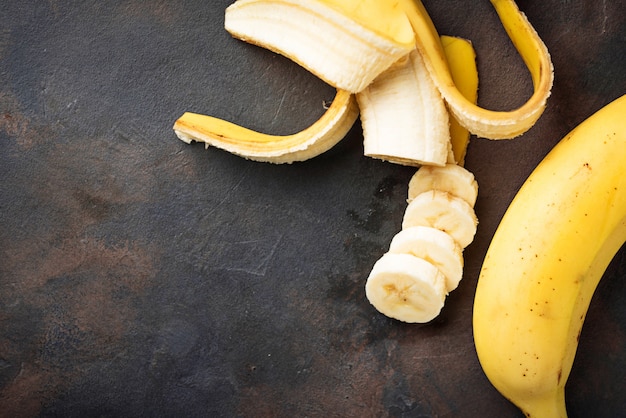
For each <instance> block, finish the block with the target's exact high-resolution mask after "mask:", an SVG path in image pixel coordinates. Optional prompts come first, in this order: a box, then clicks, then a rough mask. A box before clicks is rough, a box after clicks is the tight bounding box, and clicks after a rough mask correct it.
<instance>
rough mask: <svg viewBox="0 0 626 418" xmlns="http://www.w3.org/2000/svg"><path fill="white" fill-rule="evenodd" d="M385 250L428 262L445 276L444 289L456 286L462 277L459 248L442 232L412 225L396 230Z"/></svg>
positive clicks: (461, 250) (449, 289)
mask: <svg viewBox="0 0 626 418" xmlns="http://www.w3.org/2000/svg"><path fill="white" fill-rule="evenodd" d="M389 252H390V253H394V254H411V255H414V256H416V257H419V258H421V259H424V260H426V261H428V262H430V263H432V264H433V265H434V266H435V267H437V268H438V269H439V271H441V272H442V273H443V275H444V276H445V278H446V292H448V293H449V292H451V291H453V290H454V289H456V288H457V286H458V285H459V282H460V281H461V278H462V277H463V249H462V248H461V246H460V245H459V244H458V243H457V242H456V241H454V239H453V238H452V237H451V236H450V235H449V234H447V233H446V232H444V231H442V230H440V229H437V228H433V227H429V226H413V227H410V228H406V229H403V230H401V231H400V232H398V233H397V234H396V235H395V236H394V237H393V239H392V240H391V244H389Z"/></svg>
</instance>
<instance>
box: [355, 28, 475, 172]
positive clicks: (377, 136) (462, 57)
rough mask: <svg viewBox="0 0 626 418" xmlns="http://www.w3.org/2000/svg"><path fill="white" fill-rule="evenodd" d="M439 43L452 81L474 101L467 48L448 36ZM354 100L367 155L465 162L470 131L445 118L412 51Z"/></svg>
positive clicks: (407, 161) (395, 160)
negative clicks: (441, 45) (358, 110)
mask: <svg viewBox="0 0 626 418" xmlns="http://www.w3.org/2000/svg"><path fill="white" fill-rule="evenodd" d="M441 39H442V42H443V43H444V45H445V46H444V52H445V54H446V57H447V59H448V61H449V62H450V71H451V73H452V75H453V77H454V78H455V82H456V83H457V85H458V86H459V89H461V90H462V91H463V94H464V95H466V97H467V98H468V99H469V100H472V101H474V102H475V101H476V98H477V89H478V73H477V68H476V59H475V53H474V49H473V47H472V44H471V43H470V42H469V41H467V40H465V39H462V38H454V37H450V36H442V37H441ZM356 99H357V103H358V104H359V109H360V112H361V126H362V128H363V150H364V154H365V155H366V156H368V157H373V158H378V159H382V160H385V161H389V162H392V163H396V164H402V165H409V166H421V165H434V166H443V165H445V164H446V163H447V162H449V161H450V162H455V163H456V161H457V159H458V160H459V161H462V160H463V159H464V157H465V151H466V149H467V145H468V142H469V136H470V135H469V131H467V130H466V129H465V128H463V127H462V126H461V125H460V124H459V123H458V121H456V119H454V118H453V117H450V115H449V112H448V109H447V107H446V105H445V102H444V100H443V97H442V96H441V93H440V92H439V90H438V89H437V87H436V86H435V84H434V82H433V81H432V78H431V76H430V74H429V73H428V71H427V69H426V67H425V65H424V61H423V59H422V57H421V55H420V54H419V53H418V52H417V50H414V51H412V52H411V53H410V54H409V55H408V56H406V57H403V58H401V59H400V60H399V61H397V62H396V63H394V65H392V66H391V67H390V68H388V69H387V70H385V71H384V72H383V73H382V74H380V75H379V76H378V77H377V78H376V79H375V80H374V81H373V82H372V83H371V84H370V85H369V86H367V87H366V88H365V89H364V90H362V91H361V92H359V93H357V95H356ZM451 141H453V142H451Z"/></svg>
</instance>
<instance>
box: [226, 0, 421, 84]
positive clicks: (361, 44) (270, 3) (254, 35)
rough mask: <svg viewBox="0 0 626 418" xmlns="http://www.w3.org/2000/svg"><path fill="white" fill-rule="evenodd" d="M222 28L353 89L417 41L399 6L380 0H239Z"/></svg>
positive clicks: (374, 76) (371, 77)
mask: <svg viewBox="0 0 626 418" xmlns="http://www.w3.org/2000/svg"><path fill="white" fill-rule="evenodd" d="M224 27H225V28H226V30H227V31H228V32H230V34H231V35H232V36H233V37H235V38H238V39H241V40H243V41H246V42H249V43H252V44H255V45H258V46H261V47H263V48H266V49H269V50H272V51H274V52H276V53H279V54H282V55H284V56H286V57H288V58H289V59H291V60H292V61H294V62H296V63H298V64H300V65H301V66H302V67H304V68H306V69H307V70H309V71H310V72H312V73H313V74H315V75H316V76H318V77H319V78H321V79H322V80H324V81H326V82H327V83H328V84H330V85H332V86H334V87H336V88H338V89H343V90H348V91H350V92H352V93H356V92H358V91H361V90H363V89H364V88H365V87H366V86H367V85H368V84H370V83H371V82H372V80H374V78H376V76H378V75H379V74H380V73H382V72H383V71H384V70H386V69H387V68H389V66H391V65H392V64H393V63H394V62H395V61H397V60H398V59H399V58H400V57H402V56H404V55H406V54H408V53H409V52H410V51H411V50H413V49H414V46H415V37H414V33H413V29H412V28H411V24H410V23H409V21H408V19H407V17H406V15H405V14H404V12H403V10H402V8H401V7H400V5H398V4H390V3H387V2H381V1H378V0H238V1H236V2H235V3H233V4H231V5H230V6H229V7H228V8H227V9H226V14H225V21H224Z"/></svg>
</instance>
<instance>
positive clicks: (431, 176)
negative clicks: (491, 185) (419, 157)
mask: <svg viewBox="0 0 626 418" xmlns="http://www.w3.org/2000/svg"><path fill="white" fill-rule="evenodd" d="M428 190H441V191H443V192H448V193H450V194H451V195H453V196H456V197H459V198H461V199H463V200H465V201H466V202H467V203H468V204H469V205H470V206H471V207H474V205H475V204H476V198H477V197H478V182H477V181H476V179H475V178H474V174H472V173H471V172H470V171H468V170H466V169H465V168H463V167H461V166H459V165H456V164H446V165H445V166H443V167H436V166H422V167H420V168H419V170H417V172H416V173H415V174H414V175H413V177H411V180H410V181H409V197H408V200H409V202H410V201H411V200H413V199H414V198H415V196H417V195H418V194H420V193H424V192H426V191H428Z"/></svg>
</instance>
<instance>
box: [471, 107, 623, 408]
mask: <svg viewBox="0 0 626 418" xmlns="http://www.w3.org/2000/svg"><path fill="white" fill-rule="evenodd" d="M625 115H626V95H625V96H622V97H620V98H618V99H616V100H615V101H613V102H612V103H610V104H608V105H606V106H605V107H604V108H602V109H601V110H599V111H598V112H596V113H595V114H594V115H592V116H591V117H589V118H588V119H587V120H586V121H584V122H583V123H582V124H580V125H579V126H578V127H577V128H575V129H574V130H573V131H572V132H571V133H569V134H568V135H567V136H566V137H565V138H564V139H563V140H562V141H561V142H560V143H558V144H557V145H556V146H555V148H554V149H553V150H552V151H551V152H550V153H549V154H548V155H547V156H546V157H545V159H544V160H543V161H542V162H541V163H540V164H539V165H538V166H537V168H536V169H535V170H534V171H533V173H532V174H531V175H530V176H529V178H528V179H527V180H526V182H525V183H524V185H523V186H522V187H521V189H520V190H519V192H518V194H517V195H516V196H515V198H514V199H513V201H512V203H511V205H510V207H509V208H508V210H507V211H506V213H505V215H504V217H503V219H502V221H501V223H500V225H499V226H498V228H497V230H496V232H495V235H494V237H493V240H492V242H491V245H490V247H489V249H488V251H487V254H486V257H485V260H484V264H483V266H482V270H481V273H480V277H479V280H478V287H477V289H476V296H475V301H474V313H473V327H474V339H475V344H476V351H477V354H478V358H479V360H480V364H481V366H482V368H483V370H484V372H485V374H486V375H487V377H488V378H489V380H490V381H491V383H492V384H493V385H494V386H495V387H496V388H497V389H498V390H499V391H500V393H501V394H502V395H504V396H505V397H506V398H507V399H509V400H510V401H511V402H513V403H514V404H515V405H517V406H518V407H519V408H520V409H521V410H522V411H523V412H524V413H525V414H526V416H527V417H541V418H546V417H547V418H551V417H565V416H567V413H566V408H565V393H564V392H565V391H564V387H565V383H566V381H567V378H568V376H569V373H570V370H571V368H572V364H573V361H574V356H575V353H576V349H577V347H578V338H579V336H580V332H581V328H582V325H583V322H584V319H585V315H586V313H587V309H588V307H589V303H590V300H591V297H592V295H593V293H594V291H595V288H596V286H597V284H598V282H599V281H600V279H601V278H602V276H603V274H604V272H605V270H606V268H607V266H608V264H609V263H610V261H611V259H612V258H613V256H614V255H615V253H616V252H617V251H618V250H619V248H620V247H621V246H622V244H623V243H624V242H625V241H626V165H625V162H626V124H625V123H624V116H625Z"/></svg>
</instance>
